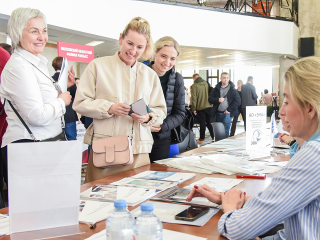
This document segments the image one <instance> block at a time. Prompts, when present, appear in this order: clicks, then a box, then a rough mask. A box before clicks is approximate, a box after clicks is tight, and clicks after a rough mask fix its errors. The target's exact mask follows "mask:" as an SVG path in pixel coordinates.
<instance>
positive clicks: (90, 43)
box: [86, 41, 104, 47]
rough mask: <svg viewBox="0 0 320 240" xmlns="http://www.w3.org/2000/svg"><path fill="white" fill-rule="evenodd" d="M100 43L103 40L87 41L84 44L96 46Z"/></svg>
mask: <svg viewBox="0 0 320 240" xmlns="http://www.w3.org/2000/svg"><path fill="white" fill-rule="evenodd" d="M101 43H104V41H93V42H89V43H87V44H86V45H87V46H92V47H94V46H97V45H99V44H101Z"/></svg>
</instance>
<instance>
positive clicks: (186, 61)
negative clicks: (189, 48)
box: [178, 60, 194, 63]
mask: <svg viewBox="0 0 320 240" xmlns="http://www.w3.org/2000/svg"><path fill="white" fill-rule="evenodd" d="M188 62H194V60H184V61H181V62H180V61H179V62H178V63H188Z"/></svg>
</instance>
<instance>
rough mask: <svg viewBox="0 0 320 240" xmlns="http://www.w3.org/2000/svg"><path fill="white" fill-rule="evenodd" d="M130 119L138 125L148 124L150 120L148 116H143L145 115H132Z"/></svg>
mask: <svg viewBox="0 0 320 240" xmlns="http://www.w3.org/2000/svg"><path fill="white" fill-rule="evenodd" d="M131 117H132V119H133V121H136V122H138V123H146V122H149V120H150V115H149V114H145V115H142V116H141V115H139V114H136V113H132V114H131Z"/></svg>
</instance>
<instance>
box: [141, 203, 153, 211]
mask: <svg viewBox="0 0 320 240" xmlns="http://www.w3.org/2000/svg"><path fill="white" fill-rule="evenodd" d="M141 211H142V212H152V211H153V203H152V202H145V203H142V204H141Z"/></svg>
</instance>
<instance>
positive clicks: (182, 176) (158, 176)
mask: <svg viewBox="0 0 320 240" xmlns="http://www.w3.org/2000/svg"><path fill="white" fill-rule="evenodd" d="M195 175H196V174H195V173H181V172H163V171H144V172H142V173H139V174H137V175H134V176H132V177H133V178H145V179H153V180H166V181H176V182H179V183H182V182H184V181H186V180H188V179H190V178H193V177H194V176H195Z"/></svg>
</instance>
